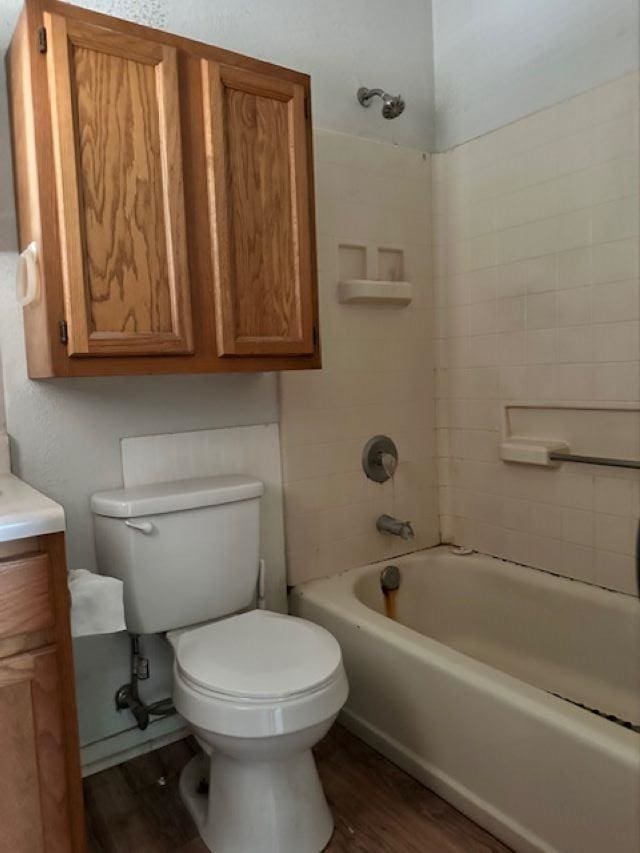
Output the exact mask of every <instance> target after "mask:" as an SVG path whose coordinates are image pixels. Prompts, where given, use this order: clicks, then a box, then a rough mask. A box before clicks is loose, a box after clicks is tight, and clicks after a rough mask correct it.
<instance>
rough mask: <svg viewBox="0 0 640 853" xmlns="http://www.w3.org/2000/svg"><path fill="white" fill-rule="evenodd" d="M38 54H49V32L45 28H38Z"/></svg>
mask: <svg viewBox="0 0 640 853" xmlns="http://www.w3.org/2000/svg"><path fill="white" fill-rule="evenodd" d="M37 41H38V53H46V52H47V31H46V29H45V28H44V27H38V32H37Z"/></svg>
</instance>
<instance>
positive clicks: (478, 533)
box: [432, 73, 640, 592]
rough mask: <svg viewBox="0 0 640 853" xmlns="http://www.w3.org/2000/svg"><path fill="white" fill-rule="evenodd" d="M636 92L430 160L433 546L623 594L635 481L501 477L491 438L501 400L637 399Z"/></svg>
mask: <svg viewBox="0 0 640 853" xmlns="http://www.w3.org/2000/svg"><path fill="white" fill-rule="evenodd" d="M638 91H639V79H638V74H637V73H634V74H629V75H627V76H625V77H623V78H621V79H619V80H617V81H614V82H613V83H610V84H607V85H606V86H602V87H599V88H598V89H595V90H593V91H591V92H587V93H585V94H583V95H580V96H579V97H576V98H573V99H571V100H570V101H567V102H565V103H563V104H560V105H558V106H555V107H552V108H550V109H547V110H544V111H542V112H540V113H537V114H535V115H532V116H529V117H527V118H524V119H522V120H521V121H518V122H516V123H514V124H512V125H509V126H507V127H504V128H501V129H500V130H497V131H495V132H493V133H490V134H487V135H486V136H484V137H481V138H479V139H476V140H473V141H471V142H469V143H466V144H464V145H462V146H460V147H459V148H456V149H455V150H453V151H451V152H448V153H445V154H437V155H435V156H434V157H433V158H432V166H433V274H434V294H435V328H436V332H435V334H436V339H437V340H436V353H437V362H438V375H437V381H436V393H437V398H438V399H437V427H438V429H437V436H438V457H439V461H438V469H439V482H440V513H441V526H442V533H443V538H445V539H446V540H448V541H456V542H459V543H464V544H467V545H470V546H472V547H475V548H478V549H480V550H483V551H487V552H489V553H492V554H496V555H498V556H502V557H506V558H508V559H512V560H516V561H519V562H523V563H527V564H530V565H535V566H540V567H542V568H547V569H550V570H552V571H556V572H560V573H562V574H565V575H568V576H570V577H575V578H580V579H583V580H586V581H589V582H593V583H598V584H601V585H604V586H607V587H611V588H614V589H619V590H621V591H626V592H633V591H634V590H635V580H634V560H633V548H634V532H635V524H636V520H637V518H638V515H639V513H640V477H639V476H638V473H637V472H632V471H624V470H615V469H602V468H598V469H596V468H594V467H588V466H575V465H574V466H568V465H565V466H563V468H562V469H560V470H557V471H550V470H535V469H531V468H527V467H525V466H519V467H516V466H510V465H506V464H505V463H502V462H500V461H499V459H498V440H499V429H500V408H501V404H502V402H503V401H505V400H534V399H535V400H547V401H551V402H553V401H571V400H574V401H575V400H580V401H583V402H585V401H596V402H617V401H620V402H634V401H640V287H639V281H638V268H639V251H638V240H639V234H640V228H639V217H638V211H639V205H638V160H639V149H638V126H639V122H638ZM627 422H628V423H634V422H632V421H627ZM627 422H625V423H627ZM635 423H637V422H635ZM629 428H633V427H629Z"/></svg>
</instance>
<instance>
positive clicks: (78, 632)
mask: <svg viewBox="0 0 640 853" xmlns="http://www.w3.org/2000/svg"><path fill="white" fill-rule="evenodd" d="M67 583H68V584H69V592H70V593H71V636H72V637H86V636H89V635H91V634H113V633H115V632H116V631H126V630H127V626H126V625H125V621H124V584H123V583H122V581H120V580H118V579H117V578H110V577H107V576H106V575H98V574H96V573H95V572H89V571H87V569H70V570H69V572H68V577H67Z"/></svg>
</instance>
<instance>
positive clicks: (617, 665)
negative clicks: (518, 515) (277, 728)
mask: <svg viewBox="0 0 640 853" xmlns="http://www.w3.org/2000/svg"><path fill="white" fill-rule="evenodd" d="M392 562H393V563H394V564H395V565H397V566H398V567H399V568H400V571H401V573H402V582H401V587H400V591H399V594H398V599H397V608H398V621H397V622H393V621H392V620H391V619H388V618H387V617H386V616H385V615H383V610H384V602H383V596H382V594H381V592H380V588H379V574H380V571H381V569H382V568H383V567H384V565H387V564H386V563H380V564H377V565H372V566H365V567H364V568H359V569H353V570H351V571H348V572H345V573H344V574H341V575H338V576H336V577H333V578H328V579H326V580H320V581H312V582H310V583H307V584H303V585H302V586H300V587H297V588H296V589H294V590H293V593H292V597H291V598H292V601H291V606H292V611H293V612H294V613H296V614H297V615H299V616H303V617H305V618H307V619H311V620H312V621H314V622H317V623H319V624H320V625H324V626H325V627H326V628H328V629H329V630H330V631H332V633H333V634H334V635H335V636H336V638H337V639H338V640H339V641H340V644H341V646H342V650H343V653H344V659H345V664H346V668H347V674H348V676H349V682H350V686H351V693H350V696H349V700H348V703H347V705H346V708H345V710H344V715H343V720H344V723H345V724H346V725H347V726H348V727H349V728H351V729H352V730H353V731H354V732H355V733H356V734H358V735H360V736H361V737H362V738H363V739H364V740H366V741H368V742H369V743H370V744H372V745H373V746H374V747H375V748H377V749H379V750H380V752H382V753H384V754H385V755H387V756H388V757H389V758H391V759H392V760H393V761H394V762H395V763H396V764H398V765H400V766H401V767H403V768H404V769H405V770H407V771H408V772H409V773H411V774H412V775H413V776H415V777H416V778H417V779H419V780H421V781H422V782H424V783H425V784H426V785H428V786H429V787H431V788H433V789H434V790H435V791H437V792H438V793H440V794H442V796H444V797H445V798H446V799H447V800H449V801H450V802H451V803H453V804H454V805H455V806H457V807H458V808H459V809H460V810H461V811H463V812H465V813H466V814H467V815H469V817H471V818H472V819H474V820H476V821H477V822H478V823H479V824H481V825H482V826H484V827H485V828H487V829H488V830H489V831H491V832H493V833H494V834H495V835H496V836H498V837H499V838H501V839H502V840H503V841H504V842H505V843H507V844H509V845H510V846H511V847H513V848H514V849H516V850H519V851H533V850H536V851H538V850H543V851H562V853H638V851H640V735H639V734H637V733H636V732H635V731H633V730H630V729H627V728H624V727H623V726H621V725H619V724H618V723H616V722H610V721H609V720H607V719H605V718H603V717H601V716H598V715H596V714H594V713H591V712H590V711H588V710H584V709H583V708H581V707H578V706H577V705H575V704H572V703H571V702H569V701H566V700H565V699H561V698H557V696H555V695H553V694H554V693H556V694H560V695H562V696H564V697H567V698H569V699H571V700H573V701H574V702H579V703H581V704H584V705H586V706H588V707H589V708H596V709H599V710H601V711H604V712H606V713H608V714H613V715H615V716H617V717H620V718H622V719H623V720H626V721H631V722H633V723H634V724H638V723H640V603H639V602H638V600H636V599H634V598H632V597H630V596H625V595H622V594H619V593H613V592H607V591H605V590H601V589H598V588H596V587H591V586H588V585H586V584H583V583H580V582H577V581H570V580H566V579H564V578H559V577H556V576H554V575H551V574H548V573H545V572H540V571H537V570H535V569H528V568H524V567H521V566H516V565H514V564H511V563H505V562H503V561H501V560H496V559H493V558H491V557H485V556H482V555H477V554H473V555H471V556H456V555H454V554H452V553H451V549H450V548H448V547H446V546H445V547H440V548H434V549H432V550H429V551H422V552H419V553H416V554H412V555H410V556H408V557H402V558H398V559H396V560H393V561H392Z"/></svg>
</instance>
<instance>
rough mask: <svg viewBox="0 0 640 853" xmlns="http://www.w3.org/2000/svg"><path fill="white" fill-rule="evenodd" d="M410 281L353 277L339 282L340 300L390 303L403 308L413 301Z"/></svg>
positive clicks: (370, 303) (343, 301) (367, 303)
mask: <svg viewBox="0 0 640 853" xmlns="http://www.w3.org/2000/svg"><path fill="white" fill-rule="evenodd" d="M411 298H412V293H411V283H410V282H408V281H375V280H373V279H366V278H351V279H347V280H346V281H341V282H339V283H338V302H341V303H342V304H343V305H389V306H396V307H398V308H401V307H403V306H405V305H409V303H410V302H411Z"/></svg>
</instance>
